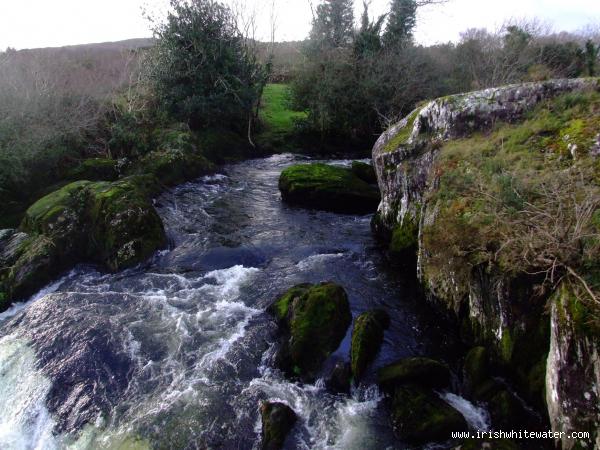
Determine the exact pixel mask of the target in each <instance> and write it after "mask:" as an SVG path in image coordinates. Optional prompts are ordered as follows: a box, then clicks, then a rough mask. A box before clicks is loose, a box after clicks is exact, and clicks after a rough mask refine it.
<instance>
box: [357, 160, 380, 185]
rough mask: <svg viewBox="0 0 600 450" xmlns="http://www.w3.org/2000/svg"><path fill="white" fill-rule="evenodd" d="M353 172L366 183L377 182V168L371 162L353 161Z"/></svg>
mask: <svg viewBox="0 0 600 450" xmlns="http://www.w3.org/2000/svg"><path fill="white" fill-rule="evenodd" d="M352 173H353V174H354V175H356V176H357V177H358V178H360V179H361V180H363V181H364V182H365V183H369V184H376V183H377V174H376V173H375V168H374V167H373V166H372V165H371V164H367V163H364V162H361V161H352Z"/></svg>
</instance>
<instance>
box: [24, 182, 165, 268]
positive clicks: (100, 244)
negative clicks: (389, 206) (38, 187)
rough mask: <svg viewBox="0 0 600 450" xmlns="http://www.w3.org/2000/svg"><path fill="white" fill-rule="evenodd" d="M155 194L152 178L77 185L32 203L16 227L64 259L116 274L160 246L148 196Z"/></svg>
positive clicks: (157, 222)
mask: <svg viewBox="0 0 600 450" xmlns="http://www.w3.org/2000/svg"><path fill="white" fill-rule="evenodd" d="M155 190H156V186H155V184H154V181H153V178H151V177H145V176H140V177H130V178H124V179H122V180H119V181H116V182H112V183H111V182H102V181H100V182H89V181H78V182H75V183H71V184H69V185H67V186H65V187H63V188H62V189H59V190H58V191H56V192H53V193H52V194H50V195H47V196H46V197H44V198H42V199H40V200H38V201H37V202H36V203H34V204H33V205H32V206H31V207H30V208H29V209H28V210H27V212H26V214H25V218H24V219H23V223H22V224H21V228H22V229H23V231H25V232H27V233H29V234H34V235H44V236H46V237H47V238H49V239H51V240H52V241H53V242H54V244H55V245H56V246H57V248H58V251H59V254H60V256H61V257H62V258H64V259H65V260H67V261H74V260H89V261H93V262H97V263H100V264H102V265H104V266H105V267H106V268H108V269H109V270H112V271H117V270H121V269H123V268H126V267H130V266H132V265H135V264H137V263H139V262H141V261H143V260H144V259H146V258H148V257H149V256H150V255H151V254H152V253H154V252H155V251H156V250H157V249H158V248H161V247H162V246H164V245H165V244H166V238H165V232H164V229H163V225H162V221H161V220H160V217H159V216H158V214H157V213H156V211H155V210H154V207H153V206H152V203H151V201H150V198H149V196H150V194H151V193H152V192H155Z"/></svg>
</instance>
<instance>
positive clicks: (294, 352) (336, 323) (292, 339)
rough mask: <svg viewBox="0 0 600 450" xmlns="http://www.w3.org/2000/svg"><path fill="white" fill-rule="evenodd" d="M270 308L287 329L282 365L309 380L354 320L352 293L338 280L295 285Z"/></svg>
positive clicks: (291, 372) (280, 354) (289, 373)
mask: <svg viewBox="0 0 600 450" xmlns="http://www.w3.org/2000/svg"><path fill="white" fill-rule="evenodd" d="M269 309H270V311H272V312H273V314H274V315H275V317H276V318H277V319H278V321H279V322H280V324H282V325H283V328H284V331H285V333H284V337H285V342H284V345H282V347H281V351H280V352H279V355H278V364H279V365H280V366H281V368H282V369H283V370H284V371H285V372H286V373H288V375H294V376H299V377H302V378H308V379H310V378H313V377H314V376H315V375H316V373H317V372H318V371H319V369H320V367H321V364H322V363H323V361H324V360H325V359H326V358H327V357H328V356H329V355H330V354H331V353H332V352H333V351H334V350H335V349H337V347H338V346H339V345H340V342H341V341H342V339H343V338H344V336H345V334H346V330H347V329H348V326H349V325H350V322H351V320H352V315H351V313H350V305H349V303H348V296H347V295H346V292H345V291H344V289H343V288H342V287H341V286H338V285H336V284H334V283H321V284H317V285H306V284H304V285H299V286H295V287H293V288H292V289H290V290H289V291H288V292H286V293H285V294H284V295H283V296H282V297H280V298H279V299H278V300H277V301H275V303H274V304H273V305H272V306H271V307H270V308H269Z"/></svg>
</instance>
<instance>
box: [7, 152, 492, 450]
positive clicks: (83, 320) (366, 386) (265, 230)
mask: <svg viewBox="0 0 600 450" xmlns="http://www.w3.org/2000/svg"><path fill="white" fill-rule="evenodd" d="M299 159H300V158H299V157H294V156H292V155H278V156H273V157H270V158H266V159H260V160H252V161H246V162H243V163H239V164H235V165H231V166H229V167H226V168H225V170H224V173H223V174H221V175H215V176H211V177H205V178H203V179H200V180H198V181H196V182H191V183H187V184H183V185H181V186H179V187H177V188H175V189H173V190H171V191H169V192H167V193H165V194H163V195H162V196H161V197H159V198H158V199H157V200H156V207H157V210H158V211H159V213H160V215H161V216H162V218H163V221H164V223H165V227H166V229H167V233H168V236H169V239H170V246H169V250H166V251H162V252H159V253H158V254H157V255H156V256H155V257H154V258H153V260H152V261H149V262H148V263H147V264H145V265H143V266H141V267H137V268H134V269H130V270H126V271H124V272H120V273H117V274H105V273H100V272H98V271H96V270H95V269H94V268H93V267H89V266H80V267H77V268H76V269H75V270H73V271H72V272H71V273H69V274H67V275H66V276H65V277H64V278H63V279H61V280H60V281H58V282H57V283H54V284H53V285H51V286H49V287H47V288H46V289H45V290H44V291H42V292H40V293H39V294H38V295H36V296H35V298H33V299H31V300H30V301H29V302H27V303H25V304H21V305H17V306H16V307H13V308H12V309H11V310H9V311H7V312H5V313H4V314H2V315H0V408H1V409H2V411H3V412H2V414H1V415H0V448H2V449H4V448H6V449H55V448H56V449H62V448H74V449H79V448H82V449H83V448H90V449H96V448H115V449H138V448H140V449H142V448H175V449H178V448H223V449H253V448H259V444H260V417H259V411H258V408H259V404H260V402H261V401H262V400H278V401H283V402H285V403H287V404H289V405H290V406H291V407H292V408H293V409H294V410H295V411H296V412H297V414H298V416H299V421H298V422H297V425H296V426H295V428H294V430H293V431H292V434H291V436H290V438H289V439H288V447H289V448H299V449H313V448H340V449H385V448H404V447H403V446H402V445H401V444H400V443H398V441H397V440H396V439H395V438H394V436H393V433H392V430H391V428H390V425H389V421H388V418H387V417H388V416H387V414H386V411H385V405H384V404H383V401H382V396H381V395H380V393H379V392H378V390H377V388H376V386H375V384H374V382H373V379H374V374H373V369H371V372H370V373H368V374H367V376H366V378H365V380H364V381H363V383H362V384H361V385H360V386H358V387H357V388H355V389H353V392H352V394H351V395H350V396H344V395H333V394H331V393H328V392H327V391H326V389H325V388H324V383H323V380H322V379H320V380H317V382H315V383H314V384H300V383H292V382H289V381H286V380H285V379H284V378H283V377H282V375H281V373H280V372H279V371H277V370H275V369H274V368H273V366H272V363H271V360H272V357H273V349H274V343H275V342H276V339H277V327H276V326H275V324H274V322H273V320H272V319H271V318H270V317H269V316H268V315H267V314H266V313H265V308H266V307H267V306H268V305H269V304H270V303H271V302H272V301H273V300H274V299H275V298H276V297H277V295H278V294H281V293H282V292H284V291H285V290H286V289H287V288H289V287H290V286H292V285H294V284H297V283H302V282H320V281H334V282H337V283H339V284H341V285H342V286H344V287H345V289H346V291H347V292H348V295H349V299H350V303H351V307H352V312H353V315H354V316H356V315H358V314H360V313H361V312H363V311H365V310H367V309H370V308H374V307H381V308H385V309H386V310H387V311H388V312H389V313H390V316H391V317H392V324H391V327H390V329H389V330H388V331H387V332H386V335H385V342H384V345H383V347H382V350H381V352H380V353H379V355H378V356H377V359H376V361H375V363H374V364H373V367H378V366H381V365H383V364H385V363H389V362H393V361H394V360H396V359H398V358H401V357H405V356H410V355H421V354H426V355H430V356H433V357H438V358H442V359H448V358H449V355H451V354H452V353H453V351H454V348H453V347H454V344H453V341H452V340H451V339H450V338H449V337H448V336H447V335H445V334H444V332H443V329H441V324H440V323H439V322H441V321H436V320H435V316H433V317H434V320H428V319H427V317H431V316H432V314H431V313H429V314H427V311H423V310H422V309H423V308H422V305H421V303H422V300H420V299H419V297H418V296H417V294H416V293H415V290H414V289H413V288H412V287H411V286H412V283H410V282H404V281H403V280H402V279H401V278H400V277H399V275H398V273H397V271H393V270H390V268H389V264H388V263H387V262H386V261H385V259H384V258H383V256H382V252H381V251H380V249H378V248H377V245H376V243H375V241H374V240H373V237H372V235H371V232H370V226H369V222H370V219H371V216H351V215H339V214H331V213H325V212H316V211H309V210H304V209H297V208H292V207H289V206H286V205H284V204H282V203H281V199H280V196H279V192H278V189H277V180H278V178H279V173H280V172H281V170H282V169H283V168H284V167H286V166H287V165H289V164H292V163H294V162H297V161H298V160H299ZM330 162H331V163H335V164H348V163H349V162H348V161H330ZM409 281H410V280H409ZM349 337H350V330H349V332H348V334H347V336H346V338H345V339H344V342H343V343H342V345H341V346H340V348H339V350H338V351H337V352H336V353H335V354H334V355H332V357H331V358H330V360H329V361H327V363H326V365H325V366H326V367H325V368H324V373H325V372H326V371H327V369H328V368H330V367H331V366H332V365H333V364H334V363H335V362H336V360H340V359H346V360H347V359H348V352H349ZM445 398H446V400H447V401H448V402H449V403H451V404H454V405H455V406H457V407H459V408H461V411H463V413H464V414H465V416H466V417H467V418H470V420H471V423H473V424H474V425H475V426H485V425H486V423H485V417H484V414H482V413H481V411H479V410H478V409H477V408H475V407H473V405H470V404H466V403H465V402H464V401H462V399H460V398H459V397H456V396H454V397H453V396H451V395H450V394H446V397H445Z"/></svg>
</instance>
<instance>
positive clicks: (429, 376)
mask: <svg viewBox="0 0 600 450" xmlns="http://www.w3.org/2000/svg"><path fill="white" fill-rule="evenodd" d="M377 382H378V383H379V385H380V386H381V387H383V388H384V389H386V390H393V389H394V388H395V387H396V386H399V385H404V384H407V383H410V384H416V385H419V386H423V387H430V388H436V389H438V388H444V387H446V386H448V385H449V384H450V369H448V366H446V365H445V364H442V363H441V362H439V361H436V360H433V359H430V358H424V357H413V358H404V359H401V360H400V361H397V362H395V363H393V364H390V365H388V366H385V367H383V368H381V369H379V372H378V373H377Z"/></svg>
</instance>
